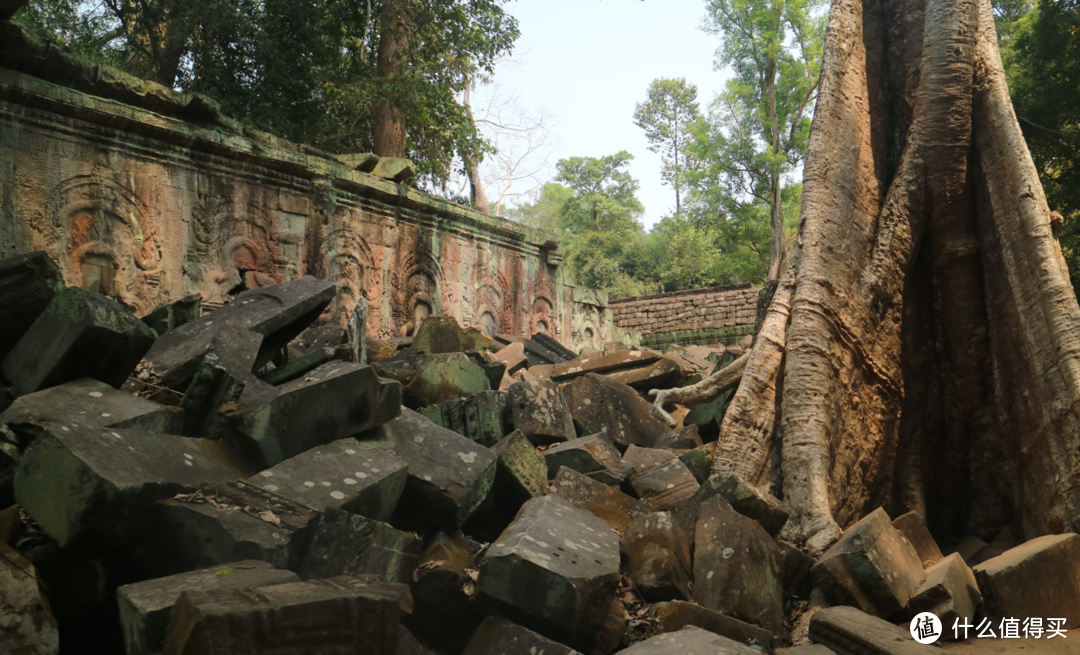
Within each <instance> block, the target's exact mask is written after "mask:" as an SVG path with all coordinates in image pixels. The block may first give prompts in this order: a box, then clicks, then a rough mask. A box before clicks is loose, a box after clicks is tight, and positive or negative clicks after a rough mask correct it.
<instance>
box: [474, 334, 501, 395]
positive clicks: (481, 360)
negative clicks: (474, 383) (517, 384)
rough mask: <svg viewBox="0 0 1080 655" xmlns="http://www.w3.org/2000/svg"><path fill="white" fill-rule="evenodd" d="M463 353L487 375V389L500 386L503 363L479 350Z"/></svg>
mask: <svg viewBox="0 0 1080 655" xmlns="http://www.w3.org/2000/svg"><path fill="white" fill-rule="evenodd" d="M475 329H476V328H469V330H466V332H469V331H470V330H475ZM465 355H466V356H467V357H468V358H469V361H471V362H472V363H473V364H476V365H477V366H479V367H480V368H481V369H482V370H483V371H484V375H485V376H486V377H487V381H488V388H489V389H499V388H500V385H501V384H502V381H503V379H504V378H505V377H506V366H505V365H504V364H501V363H499V362H496V361H493V360H491V359H489V358H487V357H485V356H484V353H482V352H481V351H479V350H469V351H466V353H465Z"/></svg>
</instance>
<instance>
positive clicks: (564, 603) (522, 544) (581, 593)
mask: <svg viewBox="0 0 1080 655" xmlns="http://www.w3.org/2000/svg"><path fill="white" fill-rule="evenodd" d="M618 579H619V538H618V535H616V534H615V533H614V532H613V531H612V530H611V528H610V527H609V526H608V524H607V523H605V522H603V521H601V520H600V519H598V518H596V517H595V516H593V515H592V514H590V513H588V512H586V511H583V510H581V509H578V508H577V507H574V506H573V505H571V504H570V503H568V502H566V501H565V500H563V499H562V498H559V497H558V496H544V497H542V498H534V499H533V500H530V501H529V502H527V503H525V505H524V506H523V507H522V508H521V512H519V513H518V515H517V518H515V519H514V522H513V523H511V524H510V526H509V527H508V528H507V529H506V530H505V531H504V532H503V534H502V536H500V537H499V540H498V541H496V542H495V543H493V544H492V545H491V547H490V548H489V549H488V552H487V554H486V555H485V556H484V560H483V562H482V564H481V566H480V577H479V579H478V581H477V586H476V593H477V598H476V602H477V603H478V604H480V606H481V607H483V608H485V609H486V610H487V612H488V613H491V614H497V615H500V616H505V617H506V618H509V619H511V620H513V621H515V622H516V623H520V624H521V625H524V626H526V627H529V628H531V629H534V630H536V631H537V632H539V633H540V634H543V635H545V636H548V637H550V638H552V639H556V640H557V641H560V642H563V643H566V644H569V645H571V646H574V647H576V648H579V649H581V650H585V651H587V650H589V649H590V646H591V645H592V644H593V643H594V642H595V641H596V640H597V637H598V630H599V629H600V628H601V627H602V626H603V625H604V623H605V621H606V619H607V615H608V613H609V611H610V608H611V601H612V600H613V597H614V592H615V585H616V583H617V582H618ZM537 589H544V590H546V591H545V593H543V594H538V593H536V590H537Z"/></svg>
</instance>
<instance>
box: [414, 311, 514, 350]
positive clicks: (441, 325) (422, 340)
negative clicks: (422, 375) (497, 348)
mask: <svg viewBox="0 0 1080 655" xmlns="http://www.w3.org/2000/svg"><path fill="white" fill-rule="evenodd" d="M494 345H495V342H494V341H493V340H492V339H491V337H489V336H487V335H486V334H484V333H483V332H481V331H479V330H473V331H467V330H463V329H462V328H461V326H460V325H459V324H458V322H457V320H456V319H455V318H454V317H453V316H447V315H443V314H440V315H435V316H428V317H427V318H425V319H424V322H423V323H421V324H420V327H419V328H418V329H417V330H416V334H415V335H414V336H413V340H412V346H411V347H412V348H415V349H417V350H419V351H420V352H422V353H424V354H425V355H440V354H443V353H463V352H465V351H467V350H484V349H487V348H491V347H493V346H494Z"/></svg>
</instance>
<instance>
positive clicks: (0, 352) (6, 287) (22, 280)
mask: <svg viewBox="0 0 1080 655" xmlns="http://www.w3.org/2000/svg"><path fill="white" fill-rule="evenodd" d="M63 288H64V278H63V277H62V276H61V274H60V269H59V268H57V267H56V264H54V263H53V261H52V260H51V259H49V257H48V256H47V255H46V254H45V253H43V252H40V251H39V252H31V253H27V254H25V255H16V256H15V257H9V258H7V259H4V260H3V261H0V364H2V363H3V362H4V359H5V358H6V357H7V356H8V353H10V352H11V350H12V349H13V348H14V347H15V344H16V343H18V341H19V339H21V338H22V336H23V335H24V334H26V331H27V330H29V329H30V326H31V325H33V324H34V321H36V320H37V318H38V316H41V313H42V312H44V311H45V308H46V307H48V306H49V303H51V302H52V301H53V298H55V297H56V295H57V294H59V293H60V291H61V290H62V289H63Z"/></svg>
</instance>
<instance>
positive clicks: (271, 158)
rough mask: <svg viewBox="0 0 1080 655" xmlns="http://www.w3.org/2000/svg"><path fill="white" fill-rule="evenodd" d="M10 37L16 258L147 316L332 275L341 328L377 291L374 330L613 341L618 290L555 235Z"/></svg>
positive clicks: (1, 127) (5, 109) (10, 193)
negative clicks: (40, 264) (570, 259)
mask: <svg viewBox="0 0 1080 655" xmlns="http://www.w3.org/2000/svg"><path fill="white" fill-rule="evenodd" d="M0 42H3V43H2V45H0V258H2V257H8V256H11V255H14V254H18V253H21V252H26V251H30V250H43V251H45V252H47V253H48V254H49V255H50V256H51V257H53V259H55V260H56V261H57V262H59V264H60V267H61V269H62V271H63V273H64V276H65V279H66V281H67V283H68V284H71V285H76V286H81V287H83V288H86V289H90V290H94V291H97V292H101V293H105V294H106V295H110V296H112V297H114V298H116V299H117V300H119V301H120V302H122V303H124V304H125V305H127V306H129V307H131V308H132V309H133V310H134V311H135V312H136V313H137V314H139V315H141V314H143V313H146V312H149V311H150V310H151V309H152V308H153V307H155V306H157V305H160V304H164V303H168V302H171V301H174V300H177V299H179V298H181V297H183V296H185V295H188V294H192V293H198V294H201V296H202V298H203V302H204V305H205V306H206V307H207V308H209V309H213V308H215V307H218V306H220V305H221V304H222V303H224V302H227V301H228V300H229V299H231V297H232V296H233V295H234V294H235V293H237V292H239V291H241V290H243V289H247V288H253V287H257V286H260V285H266V284H273V283H278V282H282V281H287V280H291V279H294V278H296V277H299V276H303V275H316V276H320V277H325V278H328V279H332V280H334V281H335V282H337V284H338V286H339V289H340V293H339V295H338V299H337V300H336V301H335V303H334V304H333V306H332V315H331V316H330V318H331V319H332V320H337V321H344V320H345V319H346V318H347V316H348V314H349V313H350V312H351V311H352V308H353V307H354V306H355V304H356V302H357V299H358V298H359V297H360V296H361V295H362V296H364V297H365V298H366V300H367V302H368V305H369V316H370V320H369V324H368V333H369V334H370V335H372V336H377V337H383V338H385V337H389V336H404V335H406V334H408V333H409V332H410V331H411V329H412V328H413V327H414V324H415V321H416V320H418V318H422V317H423V316H424V315H426V314H429V313H430V314H434V313H446V314H451V315H453V316H454V317H455V318H457V319H458V321H459V322H461V323H462V324H463V325H481V326H484V327H486V328H487V329H488V331H493V332H500V333H507V334H517V335H527V334H531V333H532V332H534V331H545V332H548V333H549V334H551V335H552V336H554V337H555V338H557V339H559V340H560V341H562V342H563V343H564V344H566V345H568V346H570V347H573V348H578V347H580V346H581V345H585V344H586V343H587V342H589V341H597V342H598V341H602V340H604V339H606V338H607V329H608V323H610V317H609V315H608V314H607V313H606V308H605V303H606V300H607V299H606V294H603V293H601V294H596V293H591V292H585V291H583V290H579V289H575V288H574V286H573V283H572V281H571V280H570V279H569V278H568V273H567V272H566V271H564V270H563V268H561V267H560V266H559V263H560V262H561V254H560V251H559V243H558V240H557V237H556V235H555V234H553V233H550V232H545V231H539V230H534V229H530V228H527V227H525V226H522V225H520V224H517V223H513V222H510V221H506V220H503V219H499V218H492V217H489V216H485V215H483V214H480V213H478V212H476V211H473V210H471V209H469V208H466V207H462V206H460V205H456V204H454V203H450V202H446V201H444V200H441V199H438V198H435V197H433V196H430V195H427V194H424V193H421V192H418V191H417V190H415V189H411V188H408V187H405V186H403V185H399V184H395V183H393V182H391V181H389V180H384V179H381V178H377V177H374V176H372V175H369V174H367V173H363V172H360V171H357V170H350V169H349V167H348V166H346V165H345V164H344V163H343V162H342V161H340V160H339V159H337V158H335V157H334V156H332V155H328V154H325V153H322V152H319V151H316V150H314V149H312V148H308V147H305V146H302V145H298V144H294V143H290V142H287V141H284V140H281V139H277V138H275V137H273V136H271V135H268V134H265V133H261V132H257V131H254V130H250V129H247V128H244V127H243V126H241V125H238V124H237V123H235V122H234V121H231V120H229V119H228V118H225V117H223V116H221V114H220V111H218V110H217V108H216V105H215V104H214V103H213V102H212V101H210V100H209V99H206V98H203V97H200V96H192V95H185V94H179V93H176V92H174V91H172V90H170V89H166V88H164V87H161V86H158V85H155V84H152V83H148V82H145V81H142V80H136V79H134V78H131V77H130V76H126V75H124V74H123V73H120V72H118V71H114V70H111V69H108V68H99V67H92V66H89V65H88V64H85V63H84V62H81V61H79V60H77V59H75V58H73V57H72V56H70V55H69V54H67V53H65V52H64V51H63V50H59V49H57V48H56V47H55V46H48V45H45V44H41V43H36V42H34V41H33V40H31V39H29V38H27V37H26V36H25V35H24V34H22V33H21V32H20V31H19V30H18V28H17V27H15V26H13V25H11V24H10V23H0ZM575 308H578V309H579V311H577V312H576V313H575ZM575 316H576V318H575ZM590 336H591V339H590Z"/></svg>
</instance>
